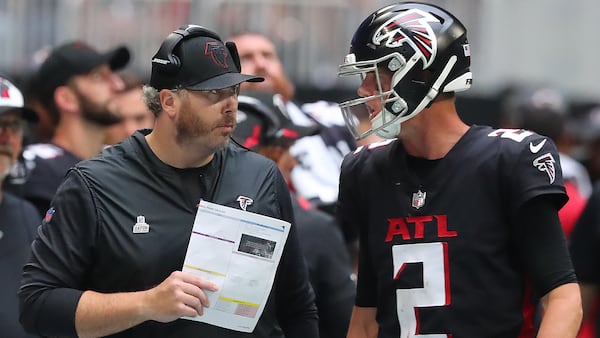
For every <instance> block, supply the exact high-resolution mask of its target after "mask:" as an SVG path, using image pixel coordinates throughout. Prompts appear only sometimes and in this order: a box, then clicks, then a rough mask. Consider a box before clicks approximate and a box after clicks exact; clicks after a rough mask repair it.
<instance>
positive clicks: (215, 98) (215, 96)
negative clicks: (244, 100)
mask: <svg viewBox="0 0 600 338" xmlns="http://www.w3.org/2000/svg"><path fill="white" fill-rule="evenodd" d="M181 89H185V90H188V91H190V92H192V93H198V94H200V95H202V96H204V97H205V98H206V99H207V100H209V101H210V102H219V101H222V100H224V99H226V98H229V97H232V96H234V97H237V96H238V95H240V85H235V86H231V87H227V88H222V89H212V90H193V89H186V88H177V89H175V90H176V91H177V90H181Z"/></svg>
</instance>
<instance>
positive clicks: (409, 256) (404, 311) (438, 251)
mask: <svg viewBox="0 0 600 338" xmlns="http://www.w3.org/2000/svg"><path fill="white" fill-rule="evenodd" d="M447 253H448V250H447V247H446V243H441V242H437V243H419V244H403V245H394V246H393V247H392V258H393V260H394V274H395V275H394V279H397V278H399V277H400V275H401V274H402V271H403V270H404V267H405V266H406V264H407V263H422V264H423V285H424V286H423V287H422V288H413V289H397V290H396V311H397V313H398V321H399V323H400V330H401V331H402V332H401V335H400V337H402V338H410V337H423V338H447V337H449V336H448V335H447V334H418V333H419V327H420V325H419V324H420V323H419V309H418V308H419V307H431V306H444V305H448V304H450V294H449V279H448V257H447Z"/></svg>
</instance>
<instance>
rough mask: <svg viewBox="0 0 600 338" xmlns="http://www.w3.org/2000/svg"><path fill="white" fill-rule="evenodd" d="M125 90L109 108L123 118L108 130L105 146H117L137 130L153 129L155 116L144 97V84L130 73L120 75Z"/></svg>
mask: <svg viewBox="0 0 600 338" xmlns="http://www.w3.org/2000/svg"><path fill="white" fill-rule="evenodd" d="M119 75H120V76H121V78H122V79H123V82H124V84H125V88H124V90H123V92H120V93H118V94H117V95H115V97H114V98H113V99H112V100H111V101H110V103H109V105H108V108H109V109H110V110H111V111H112V112H113V113H114V114H115V115H117V116H119V117H120V118H121V122H119V123H116V124H113V125H111V126H109V127H108V128H106V139H105V140H104V143H105V144H116V143H119V142H121V141H122V140H124V139H125V138H127V137H129V136H131V135H133V133H134V132H135V131H136V130H140V129H152V127H153V126H154V114H152V112H151V111H150V110H148V107H147V106H146V103H145V102H144V99H143V97H142V87H143V84H142V82H141V81H140V80H139V79H138V78H137V77H136V76H135V75H131V74H130V73H122V74H119Z"/></svg>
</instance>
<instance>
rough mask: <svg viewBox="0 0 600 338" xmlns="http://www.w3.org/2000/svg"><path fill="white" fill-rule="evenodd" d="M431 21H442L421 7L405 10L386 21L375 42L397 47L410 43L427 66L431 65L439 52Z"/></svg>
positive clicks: (377, 33)
mask: <svg viewBox="0 0 600 338" xmlns="http://www.w3.org/2000/svg"><path fill="white" fill-rule="evenodd" d="M430 22H437V23H439V22H440V21H439V20H438V19H437V18H435V17H434V16H433V15H431V14H429V13H427V12H424V11H421V10H419V9H411V10H408V11H404V12H402V13H399V14H398V15H396V16H394V17H393V18H391V19H390V20H388V21H386V22H385V23H384V24H383V25H381V27H379V28H378V29H377V30H376V31H375V34H374V35H373V43H374V44H375V45H377V46H379V45H381V44H382V43H383V44H384V46H386V47H389V48H396V47H399V46H401V45H402V44H404V43H405V42H406V43H408V44H409V45H410V46H411V47H412V49H413V50H414V51H415V53H417V54H420V58H421V60H423V64H424V65H425V67H428V66H430V65H431V63H432V62H433V60H434V59H435V54H436V53H437V38H436V36H435V34H434V33H433V29H432V28H431V26H430V24H429V23H430Z"/></svg>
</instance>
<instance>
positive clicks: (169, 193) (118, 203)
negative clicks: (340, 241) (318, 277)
mask: <svg viewBox="0 0 600 338" xmlns="http://www.w3.org/2000/svg"><path fill="white" fill-rule="evenodd" d="M239 69H240V67H239V58H238V55H237V51H236V48H235V45H234V44H231V43H224V42H223V41H222V40H221V39H220V37H219V36H218V35H217V34H215V33H214V32H212V31H209V30H207V29H205V28H203V27H200V26H195V25H189V26H185V27H181V28H180V29H178V30H176V31H174V32H173V33H171V34H170V35H169V36H167V38H166V39H165V41H163V43H162V45H161V48H160V49H159V51H158V52H157V53H156V55H155V56H154V58H153V59H152V74H151V79H150V85H149V86H145V87H144V99H145V101H146V103H147V105H148V108H149V109H150V110H151V111H152V112H153V113H154V114H155V115H156V123H155V127H154V129H153V130H144V131H137V132H136V133H135V134H134V135H133V136H131V137H129V138H127V139H125V140H124V141H123V142H121V143H119V144H117V145H115V146H111V147H108V148H106V149H105V150H104V151H103V152H102V154H101V155H100V156H97V157H95V158H93V159H91V160H87V161H82V162H80V163H78V164H77V165H76V166H75V167H74V168H73V169H71V170H69V172H68V173H67V176H66V178H65V180H64V181H63V183H62V185H61V187H59V189H58V191H57V193H56V195H55V196H54V198H53V200H52V205H51V209H50V210H49V212H48V213H47V215H46V217H45V218H44V221H43V222H42V225H41V227H40V231H39V236H38V238H36V239H35V240H34V242H33V244H32V250H33V255H32V258H31V261H30V262H29V263H28V264H26V265H25V267H24V274H23V279H22V284H21V289H20V292H19V296H20V300H21V322H22V323H23V325H24V327H25V328H26V329H28V330H29V331H32V332H36V333H38V334H42V335H45V336H75V335H77V336H82V337H90V336H93V337H98V336H107V335H114V336H115V337H178V338H181V337H182V338H186V337H223V338H236V337H240V338H241V337H261V338H262V337H264V338H267V337H277V338H283V337H286V338H305V337H318V336H319V333H318V328H317V314H316V308H315V305H314V293H313V291H312V288H311V287H310V283H309V280H308V273H307V270H306V266H305V263H304V260H303V256H302V254H301V251H300V244H299V242H298V239H297V236H296V230H295V226H294V220H293V211H292V207H291V202H290V197H289V191H288V189H287V187H286V185H285V180H284V179H283V177H282V176H281V174H280V172H279V170H278V169H277V166H276V165H275V164H274V163H273V162H272V161H269V160H267V159H265V158H264V157H262V156H260V155H257V154H255V153H253V152H251V151H248V150H247V149H244V148H242V147H239V146H237V145H236V144H233V143H229V137H230V135H231V133H232V131H233V129H234V127H235V124H236V113H237V106H238V101H237V95H238V90H239V84H240V83H242V82H245V81H261V80H262V78H260V77H255V76H251V75H243V74H240V70H239ZM200 200H205V201H209V202H212V203H216V204H220V205H224V206H228V207H232V208H237V209H243V210H246V209H247V211H248V212H253V213H259V214H263V215H266V216H270V217H275V218H279V219H282V220H285V221H288V222H290V223H291V224H292V227H291V229H290V232H289V235H288V237H287V241H286V242H285V246H284V247H283V254H282V257H281V261H280V262H279V265H278V267H277V273H276V275H275V278H274V281H273V282H272V287H271V288H270V290H271V291H270V295H269V297H268V300H266V301H265V302H264V303H262V304H263V305H264V308H263V311H262V313H261V314H260V315H257V316H258V318H257V320H258V321H257V324H256V326H255V328H254V329H249V330H250V331H251V332H249V333H247V332H239V331H236V330H232V329H227V328H222V327H219V326H215V325H210V324H207V323H204V322H200V321H192V320H186V319H181V317H189V316H192V317H194V316H197V315H200V316H202V315H203V314H204V308H205V307H208V306H211V307H215V308H216V309H218V310H221V311H224V312H230V311H232V310H233V311H234V312H235V313H236V314H237V315H239V316H250V317H251V316H252V314H250V313H248V312H249V311H248V307H252V306H254V305H256V304H254V305H253V304H245V303H243V302H236V301H235V299H233V300H232V299H222V297H220V298H219V300H218V301H217V302H216V304H209V303H208V297H207V292H216V291H218V287H217V285H216V284H214V283H213V282H211V281H208V280H206V279H203V278H201V277H199V276H198V275H196V274H192V273H188V272H182V271H181V270H182V267H183V262H184V258H185V255H186V250H187V247H188V241H189V239H190V235H191V231H192V226H193V223H194V219H195V215H196V213H197V210H198V203H199V201H200ZM142 225H143V226H142ZM253 264H256V263H253ZM235 273H236V272H235V271H232V274H235ZM250 282H252V281H250ZM261 282H263V281H261ZM236 309H237V310H236ZM238 310H239V311H238Z"/></svg>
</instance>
